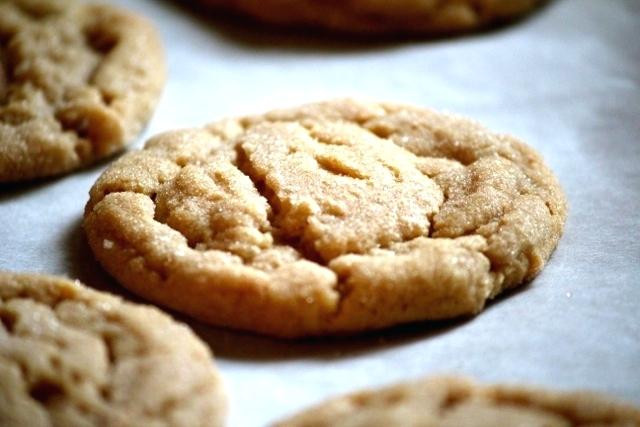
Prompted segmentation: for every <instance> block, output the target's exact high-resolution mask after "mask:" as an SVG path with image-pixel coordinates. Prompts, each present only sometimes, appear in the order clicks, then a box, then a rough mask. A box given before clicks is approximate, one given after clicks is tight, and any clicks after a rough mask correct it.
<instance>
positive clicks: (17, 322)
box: [0, 272, 226, 427]
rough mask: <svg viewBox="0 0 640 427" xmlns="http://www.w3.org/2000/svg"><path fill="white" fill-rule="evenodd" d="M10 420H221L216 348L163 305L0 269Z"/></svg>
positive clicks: (0, 417)
mask: <svg viewBox="0 0 640 427" xmlns="http://www.w3.org/2000/svg"><path fill="white" fill-rule="evenodd" d="M0 320H1V322H0V425H2V426H5V427H13V426H32V427H37V426H87V425H94V426H98V425H102V426H107V425H109V426H116V425H117V426H142V425H154V426H161V425H166V426H170V425H171V426H176V425H183V426H220V425H222V424H223V421H224V417H225V413H226V397H225V394H224V392H223V390H222V384H221V380H220V377H219V375H218V372H217V370H216V368H215V365H214V363H213V359H212V355H211V352H210V351H209V349H208V348H207V347H206V346H205V345H204V344H203V343H202V342H201V341H200V340H199V339H198V338H197V337H196V336H195V335H194V334H193V332H191V330H190V329H189V328H188V327H187V326H185V325H182V324H180V323H177V322H175V321H173V320H172V319H171V318H170V317H169V316H167V315H166V314H164V313H162V312H160V311H159V310H157V309H155V308H152V307H148V306H142V305H138V304H131V303H127V302H124V301H122V300H121V299H120V298H117V297H115V296H112V295H108V294H105V293H102V292H97V291H94V290H92V289H89V288H87V287H85V286H83V285H82V284H80V283H79V282H73V281H70V280H66V279H62V278H57V277H53V276H40V275H31V274H15V273H9V272H0Z"/></svg>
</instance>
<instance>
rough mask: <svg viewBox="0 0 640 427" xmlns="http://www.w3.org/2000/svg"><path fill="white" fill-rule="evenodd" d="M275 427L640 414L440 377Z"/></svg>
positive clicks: (529, 421) (470, 426)
mask: <svg viewBox="0 0 640 427" xmlns="http://www.w3.org/2000/svg"><path fill="white" fill-rule="evenodd" d="M276 425H277V426H279V427H311V426H313V427H324V426H331V427H334V426H335V427H346V426H349V427H359V426H363V427H364V426H367V427H374V426H400V425H402V426H425V427H427V426H434V427H435V426H438V427H448V426H451V427H454V426H455V427H485V426H486V427H493V426H510V427H515V426H523V427H524V426H547V427H556V426H557V427H563V426H578V425H580V426H586V425H589V426H618V427H623V426H625V427H633V426H639V425H640V410H638V409H637V408H633V407H631V406H627V405H625V404H622V403H619V402H616V401H614V400H612V399H610V398H607V397H605V396H600V395H597V394H594V393H588V392H564V393H561V392H552V391H546V390H542V389H534V388H524V387H516V386H500V385H498V386H481V385H478V384H475V383H474V382H472V381H469V380H467V379H464V378H455V377H450V378H448V377H442V378H431V379H424V380H421V381H416V382H410V383H404V384H399V385H395V386H392V387H387V388H383V389H380V390H372V391H362V392H359V393H353V394H350V395H347V396H342V397H338V398H335V399H332V400H329V401H327V402H325V403H322V404H320V405H318V406H316V407H313V408H311V409H307V410H306V411H304V412H302V413H300V414H299V415H296V416H294V417H293V418H290V419H288V420H285V421H281V422H279V423H277V424H276Z"/></svg>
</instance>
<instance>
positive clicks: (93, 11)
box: [0, 0, 165, 182]
mask: <svg viewBox="0 0 640 427" xmlns="http://www.w3.org/2000/svg"><path fill="white" fill-rule="evenodd" d="M164 81H165V62H164V52H163V48H162V46H161V43H160V40H159V37H158V35H157V33H156V31H155V30H154V29H153V28H152V26H151V24H150V23H149V22H147V20H145V19H143V18H141V17H139V16H136V15H134V14H132V13H130V12H127V11H124V10H121V9H117V8H115V7H112V6H108V5H95V4H86V3H83V2H75V1H72V0H64V1H63V0H57V1H51V0H10V1H3V2H0V182H3V181H17V180H26V179H32V178H37V177H44V176H50V175H57V174H62V173H66V172H69V171H71V170H73V169H77V168H79V167H82V166H86V165H88V164H91V163H93V162H95V161H96V160H98V159H101V158H104V157H106V156H109V155H111V154H113V153H115V152H116V151H119V150H121V149H122V148H123V147H124V145H125V144H126V143H128V142H130V141H132V140H133V139H134V138H135V137H136V136H137V135H138V133H139V132H140V131H141V130H142V127H143V126H144V125H145V123H146V122H147V120H148V119H149V117H150V116H151V113H152V111H153V108H154V107H155V104H156V102H157V99H158V97H159V95H160V91H161V89H162V86H163V85H164Z"/></svg>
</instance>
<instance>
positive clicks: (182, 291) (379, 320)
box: [84, 100, 566, 337]
mask: <svg viewBox="0 0 640 427" xmlns="http://www.w3.org/2000/svg"><path fill="white" fill-rule="evenodd" d="M565 218H566V201H565V198H564V195H563V193H562V190H561V188H560V186H559V184H558V182H557V180H556V178H555V177H554V176H553V174H552V173H551V171H550V170H549V169H548V168H547V166H545V164H544V162H543V160H542V159H541V157H540V156H539V155H538V154H537V153H536V152H534V151H533V150H532V149H531V148H529V147H528V146H526V145H525V144H523V143H522V142H520V141H519V140H517V139H516V138H513V137H511V136H507V135H501V134H497V133H493V132H491V131H489V130H487V129H486V128H484V127H483V126H481V125H479V124H477V123H475V122H473V121H470V120H468V119H464V118H460V117H456V116H451V115H446V114H441V113H438V112H435V111H432V110H428V109H423V108H417V107H411V106H404V105H396V104H389V103H366V102H358V101H352V100H337V101H328V102H321V103H316V104H309V105H304V106H301V107H297V108H291V109H284V110H277V111H272V112H269V113H266V114H264V115H259V116H251V117H243V118H237V119H227V120H221V121H218V122H215V123H213V124H211V125H208V126H205V127H203V128H201V129H189V130H179V131H174V132H168V133H164V134H161V135H158V136H156V137H154V138H152V139H151V140H150V141H148V142H147V144H146V146H145V148H144V149H143V150H140V151H135V152H131V153H128V154H127V155H125V156H123V157H122V158H120V159H118V160H117V161H116V162H114V163H113V164H112V165H111V166H110V167H109V168H108V169H107V170H106V171H105V172H104V173H103V175H102V176H101V177H100V178H99V179H98V181H97V182H96V183H95V185H94V186H93V188H92V189H91V192H90V199H89V201H88V203H87V206H86V209H85V218H84V228H85V231H86V234H87V237H88V241H89V244H90V246H91V248H92V249H93V252H94V254H95V256H96V258H97V259H98V260H99V261H100V263H101V264H102V265H103V266H104V267H105V268H106V269H107V270H108V271H109V272H110V273H111V274H112V275H113V276H114V277H115V278H116V279H117V280H118V281H119V282H120V283H121V284H122V285H124V286H125V287H127V288H129V289H130V290H132V291H133V292H135V293H137V294H139V295H141V296H143V297H145V298H148V299H149V300H151V301H154V302H156V303H158V304H161V305H164V306H168V307H171V308H173V309H176V310H178V311H182V312H184V313H187V314H189V315H191V316H194V317H196V318H198V319H201V320H204V321H206V322H209V323H212V324H216V325H223V326H229V327H233V328H239V329H245V330H250V331H255V332H260V333H265V334H271V335H276V336H282V337H297V336H304V335H324V334H334V333H353V332H358V331H364V330H369V329H376V328H383V327H388V326H391V325H396V324H401V323H407V322H415V321H421V320H427V319H444V318H452V317H458V316H466V315H473V314H476V313H478V312H480V311H481V310H482V308H483V307H484V305H485V303H486V302H487V301H488V300H489V299H491V298H493V297H495V296H496V295H498V294H499V293H501V292H502V291H504V290H506V289H509V288H513V287H516V286H519V285H521V284H523V283H524V282H527V281H529V280H531V279H532V278H534V277H535V276H536V275H537V274H538V273H539V272H540V271H541V270H542V268H543V266H544V264H545V263H546V262H547V260H548V259H549V257H550V255H551V253H552V252H553V250H554V248H555V246H556V244H557V242H558V240H559V238H560V235H561V234H562V229H563V226H564V222H565Z"/></svg>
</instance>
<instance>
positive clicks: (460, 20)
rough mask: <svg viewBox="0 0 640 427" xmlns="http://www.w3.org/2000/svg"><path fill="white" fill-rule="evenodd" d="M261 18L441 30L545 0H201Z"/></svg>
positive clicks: (519, 11) (509, 14)
mask: <svg viewBox="0 0 640 427" xmlns="http://www.w3.org/2000/svg"><path fill="white" fill-rule="evenodd" d="M200 3H202V4H203V5H206V6H213V7H216V8H222V9H227V10H231V11H234V12H237V13H242V14H246V15H249V16H252V17H254V18H255V19H258V20H260V21H263V22H267V23H270V24H275V25H284V26H294V27H314V28H324V29H327V30H332V31H338V32H344V33H359V34H376V33H378V34H395V33H400V34H427V35H442V34H452V33H461V32H468V31H472V30H477V29H481V28H485V27H488V26H491V25H494V24H499V23H503V22H506V21H510V20H513V19H515V18H518V17H520V16H523V15H525V14H526V13H527V12H529V11H531V10H532V9H534V8H535V7H536V6H537V5H539V4H540V3H543V0H395V1H384V0H382V1H381V0H350V1H339V2H337V1H333V0H268V1H265V0H200Z"/></svg>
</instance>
